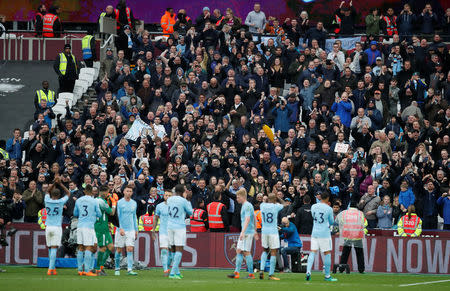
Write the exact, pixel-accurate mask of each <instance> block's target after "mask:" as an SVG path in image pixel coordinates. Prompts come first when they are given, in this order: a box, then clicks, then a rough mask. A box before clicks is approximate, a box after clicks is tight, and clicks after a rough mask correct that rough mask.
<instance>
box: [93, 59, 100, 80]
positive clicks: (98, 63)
mask: <svg viewBox="0 0 450 291" xmlns="http://www.w3.org/2000/svg"><path fill="white" fill-rule="evenodd" d="M93 68H94V70H95V74H94V80H97V79H98V74H99V73H100V62H94V66H93Z"/></svg>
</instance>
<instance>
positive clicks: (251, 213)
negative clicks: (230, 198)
mask: <svg viewBox="0 0 450 291" xmlns="http://www.w3.org/2000/svg"><path fill="white" fill-rule="evenodd" d="M247 217H250V223H249V224H248V227H247V229H246V230H245V234H254V233H255V210H254V208H253V205H252V204H251V203H250V202H248V201H245V203H244V204H242V208H241V227H242V228H244V223H245V218H247Z"/></svg>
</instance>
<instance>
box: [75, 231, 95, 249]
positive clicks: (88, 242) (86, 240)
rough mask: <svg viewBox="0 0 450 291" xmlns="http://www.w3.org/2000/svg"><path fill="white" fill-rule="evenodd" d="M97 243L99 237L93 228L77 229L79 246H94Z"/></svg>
mask: <svg viewBox="0 0 450 291" xmlns="http://www.w3.org/2000/svg"><path fill="white" fill-rule="evenodd" d="M96 243H97V236H96V235H95V230H94V229H93V228H86V227H82V228H77V244H79V245H83V246H93V245H95V244H96Z"/></svg>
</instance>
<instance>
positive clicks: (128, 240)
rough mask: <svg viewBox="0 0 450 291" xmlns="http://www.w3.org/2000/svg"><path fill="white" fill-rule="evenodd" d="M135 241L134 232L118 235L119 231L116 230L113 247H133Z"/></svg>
mask: <svg viewBox="0 0 450 291" xmlns="http://www.w3.org/2000/svg"><path fill="white" fill-rule="evenodd" d="M135 241H136V232H135V231H134V230H131V231H125V235H120V231H119V230H117V231H116V234H115V236H114V246H115V247H116V248H123V247H134V242H135Z"/></svg>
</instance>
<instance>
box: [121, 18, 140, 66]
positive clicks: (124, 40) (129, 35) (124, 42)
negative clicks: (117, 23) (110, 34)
mask: <svg viewBox="0 0 450 291" xmlns="http://www.w3.org/2000/svg"><path fill="white" fill-rule="evenodd" d="M135 43H137V39H136V37H135V36H134V34H133V32H132V31H131V28H130V26H129V25H125V26H124V27H123V31H122V32H120V33H119V35H118V37H117V38H116V47H117V50H123V52H124V58H125V59H126V60H128V61H131V60H132V58H133V46H135Z"/></svg>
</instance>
